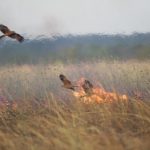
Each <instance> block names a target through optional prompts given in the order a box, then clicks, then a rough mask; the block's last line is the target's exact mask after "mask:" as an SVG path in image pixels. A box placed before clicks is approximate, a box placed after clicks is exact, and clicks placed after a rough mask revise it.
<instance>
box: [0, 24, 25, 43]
mask: <svg viewBox="0 0 150 150" xmlns="http://www.w3.org/2000/svg"><path fill="white" fill-rule="evenodd" d="M0 31H1V32H2V33H3V34H4V35H2V36H0V39H1V38H3V37H5V36H8V37H10V38H12V39H16V40H17V41H19V42H23V41H24V38H23V37H22V36H21V35H20V34H18V33H16V32H14V31H11V30H10V29H9V28H8V27H7V26H4V25H2V24H0Z"/></svg>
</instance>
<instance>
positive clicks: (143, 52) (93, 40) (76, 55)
mask: <svg viewBox="0 0 150 150" xmlns="http://www.w3.org/2000/svg"><path fill="white" fill-rule="evenodd" d="M96 59H101V60H103V59H105V60H111V59H120V60H128V59H138V60H145V59H150V33H145V34H144V33H143V34H138V33H136V34H132V35H128V36H127V35H109V36H108V35H95V34H93V35H81V36H79V35H78V36H72V35H68V36H56V37H52V38H46V37H37V38H36V39H26V40H25V41H24V42H23V43H21V44H20V43H17V42H16V41H12V40H8V39H3V40H0V64H2V65H3V64H13V63H15V64H24V63H27V64H30V63H32V64H37V63H52V62H56V61H59V62H61V61H62V62H67V61H69V62H79V61H90V60H96Z"/></svg>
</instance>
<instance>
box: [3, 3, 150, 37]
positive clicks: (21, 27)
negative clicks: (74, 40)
mask: <svg viewBox="0 0 150 150" xmlns="http://www.w3.org/2000/svg"><path fill="white" fill-rule="evenodd" d="M0 24H6V25H8V26H9V27H11V28H13V29H14V30H16V31H18V32H21V33H25V34H27V35H50V34H57V33H60V34H69V33H71V34H87V33H105V34H111V33H126V34H128V33H129V34H130V33H132V32H150V0H0Z"/></svg>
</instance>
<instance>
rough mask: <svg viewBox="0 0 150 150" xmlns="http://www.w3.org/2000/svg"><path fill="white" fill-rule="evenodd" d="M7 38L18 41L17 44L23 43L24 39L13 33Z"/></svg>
mask: <svg viewBox="0 0 150 150" xmlns="http://www.w3.org/2000/svg"><path fill="white" fill-rule="evenodd" d="M9 37H11V38H13V39H16V40H18V41H19V42H23V41H24V37H23V36H21V35H20V34H18V33H13V34H11V35H9Z"/></svg>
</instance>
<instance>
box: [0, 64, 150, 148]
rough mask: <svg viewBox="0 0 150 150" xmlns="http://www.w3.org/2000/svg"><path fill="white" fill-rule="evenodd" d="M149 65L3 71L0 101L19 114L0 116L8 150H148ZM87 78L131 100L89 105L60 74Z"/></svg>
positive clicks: (2, 142) (0, 135) (0, 143)
mask: <svg viewBox="0 0 150 150" xmlns="http://www.w3.org/2000/svg"><path fill="white" fill-rule="evenodd" d="M149 65H150V63H149V62H113V63H106V62H94V63H93V64H92V63H89V64H88V63H83V64H76V65H63V64H57V65H46V66H43V65H41V66H40V65H39V66H7V67H1V68H0V87H1V90H0V96H1V97H2V98H3V99H6V100H8V101H11V102H12V103H11V104H15V102H16V103H17V109H14V110H12V109H11V108H8V109H7V110H6V111H3V112H1V113H0V149H4V150H9V149H11V150H20V149H21V150H41V149H43V150H46V149H52V150H59V149H60V150H76V149H79V150H84V149H85V150H95V149H101V150H106V149H108V150H149V149H150V143H149V140H150V101H149V100H150V91H149V89H150V67H149ZM60 73H64V74H66V75H67V76H68V77H69V79H72V80H74V81H76V80H78V79H80V77H86V78H88V79H89V80H90V81H92V83H93V84H94V85H96V86H99V87H103V88H104V89H105V90H106V91H110V92H111V91H113V92H114V91H115V92H118V93H120V94H127V95H128V96H129V101H128V102H126V101H115V102H114V103H101V104H95V103H93V104H87V105H85V104H84V103H82V102H80V101H79V100H78V99H76V98H75V97H74V96H73V95H72V93H71V91H69V90H66V89H63V88H62V87H61V82H60V81H59V78H58V75H59V74H60Z"/></svg>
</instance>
